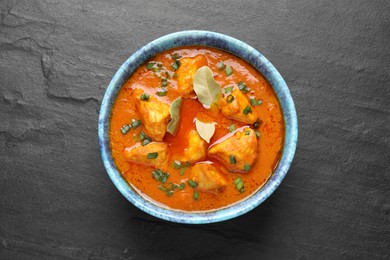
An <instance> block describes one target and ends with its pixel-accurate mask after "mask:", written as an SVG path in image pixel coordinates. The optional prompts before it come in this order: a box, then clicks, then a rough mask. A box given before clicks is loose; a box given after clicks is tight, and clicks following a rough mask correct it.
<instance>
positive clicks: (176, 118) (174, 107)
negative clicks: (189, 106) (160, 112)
mask: <svg viewBox="0 0 390 260" xmlns="http://www.w3.org/2000/svg"><path fill="white" fill-rule="evenodd" d="M181 101H182V98H181V97H178V98H176V99H175V100H174V101H173V102H172V104H171V108H170V109H169V112H170V114H171V121H170V122H169V123H168V126H167V132H168V133H170V134H172V135H176V133H177V130H178V126H179V122H180V107H181Z"/></svg>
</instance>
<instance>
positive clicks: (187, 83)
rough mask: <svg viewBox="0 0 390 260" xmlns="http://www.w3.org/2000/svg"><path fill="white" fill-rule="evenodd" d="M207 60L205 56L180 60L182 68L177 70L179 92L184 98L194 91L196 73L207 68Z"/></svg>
mask: <svg viewBox="0 0 390 260" xmlns="http://www.w3.org/2000/svg"><path fill="white" fill-rule="evenodd" d="M207 65H208V62H207V58H206V57H205V56H204V55H201V54H199V55H196V56H195V57H193V58H183V59H181V60H180V67H179V68H178V69H177V72H176V73H177V85H178V89H177V90H178V92H179V93H180V94H181V95H183V96H188V95H189V94H191V92H192V91H193V90H194V86H193V84H192V81H193V78H194V75H195V72H196V71H197V70H198V69H199V68H201V67H203V66H207Z"/></svg>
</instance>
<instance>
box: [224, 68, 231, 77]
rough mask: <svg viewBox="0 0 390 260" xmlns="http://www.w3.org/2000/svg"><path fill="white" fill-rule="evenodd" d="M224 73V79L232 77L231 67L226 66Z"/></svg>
mask: <svg viewBox="0 0 390 260" xmlns="http://www.w3.org/2000/svg"><path fill="white" fill-rule="evenodd" d="M225 72H226V77H229V76H230V75H232V74H233V69H232V67H231V66H229V65H227V66H226V68H225Z"/></svg>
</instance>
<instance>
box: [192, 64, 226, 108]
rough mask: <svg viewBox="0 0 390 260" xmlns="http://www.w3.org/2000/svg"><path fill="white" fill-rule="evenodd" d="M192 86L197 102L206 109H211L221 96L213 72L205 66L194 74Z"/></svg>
mask: <svg viewBox="0 0 390 260" xmlns="http://www.w3.org/2000/svg"><path fill="white" fill-rule="evenodd" d="M193 85H194V90H195V93H196V95H197V96H198V99H199V101H200V102H201V103H202V104H203V105H205V106H207V107H211V105H212V104H213V103H214V102H216V101H217V100H218V99H219V98H220V97H221V95H222V90H221V86H220V85H219V84H218V83H217V82H215V80H214V77H213V71H212V70H211V69H210V68H209V67H207V66H203V67H201V68H200V69H198V70H197V71H196V72H195V75H194V80H193Z"/></svg>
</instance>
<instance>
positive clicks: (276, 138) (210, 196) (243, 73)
mask: <svg viewBox="0 0 390 260" xmlns="http://www.w3.org/2000/svg"><path fill="white" fill-rule="evenodd" d="M174 53H178V54H180V56H182V57H183V58H184V57H194V56H196V55H198V54H202V55H204V56H205V57H206V58H207V60H208V66H209V67H210V69H211V70H212V71H213V73H214V79H215V80H216V82H217V83H218V84H220V86H221V88H224V87H226V86H236V87H237V83H238V82H240V81H243V82H244V83H245V84H246V85H247V86H249V87H250V89H251V92H249V93H247V94H246V95H247V96H255V97H256V99H260V100H262V101H263V104H261V105H259V106H255V107H252V109H254V110H256V112H257V114H258V115H259V117H260V119H261V121H262V123H261V125H260V127H259V128H258V131H259V132H260V134H261V136H260V138H258V145H259V152H258V156H257V159H256V161H255V163H254V164H253V165H252V167H251V169H250V171H249V172H245V173H231V172H228V170H227V169H226V168H224V166H222V164H221V163H219V162H218V161H217V160H215V159H213V158H206V161H212V162H214V163H215V165H216V166H218V168H219V169H220V171H221V172H222V173H223V174H224V176H225V178H226V180H227V182H228V185H227V187H225V188H224V189H223V190H221V191H215V192H202V191H199V199H198V200H194V198H193V194H194V189H193V188H192V187H190V186H189V185H188V184H187V180H188V179H189V178H190V173H191V170H190V169H189V168H188V169H186V171H185V173H184V174H183V175H182V176H181V175H180V174H179V171H180V170H178V169H175V168H174V167H173V161H174V157H175V155H178V154H182V153H183V151H184V149H186V147H187V145H188V140H187V136H188V133H189V132H190V131H191V130H193V129H196V127H195V123H194V118H195V117H196V116H197V115H198V118H199V117H203V118H205V120H208V119H209V120H210V121H214V122H216V123H217V125H216V131H215V134H214V136H213V137H212V138H211V141H210V144H209V146H210V145H211V144H213V142H215V141H216V140H218V139H219V138H221V137H223V136H224V135H226V134H228V133H229V130H228V127H229V126H230V125H231V124H235V126H236V128H237V129H238V128H239V127H242V126H244V125H248V124H244V123H240V122H238V121H236V120H231V119H227V118H225V117H224V116H223V115H222V114H220V113H218V111H217V112H216V111H210V110H208V109H206V108H204V107H203V106H202V104H201V103H200V102H199V101H198V100H197V99H196V98H195V97H196V95H195V93H194V94H193V97H192V98H186V99H184V100H183V102H182V106H181V110H180V118H181V120H180V125H179V130H178V132H177V134H176V136H172V135H171V134H169V133H168V132H167V133H166V134H165V137H164V140H163V141H164V142H166V143H167V144H168V146H169V149H170V159H169V161H168V163H167V165H166V166H165V167H164V168H163V169H162V170H164V171H166V172H168V173H169V178H168V182H172V183H176V184H180V183H181V182H185V184H186V186H185V188H184V189H183V190H175V191H174V193H173V194H172V195H171V196H167V194H166V193H165V192H164V191H162V190H160V189H159V186H160V185H161V183H160V182H158V181H156V180H155V179H154V178H153V175H152V172H153V170H154V167H151V166H145V165H140V164H135V163H130V162H128V161H126V159H125V157H124V155H123V151H124V150H125V148H126V147H130V146H132V145H133V144H135V143H136V142H138V141H139V139H138V138H139V134H140V132H141V131H143V126H142V125H141V127H138V128H135V129H131V130H130V131H129V132H128V133H127V134H122V132H121V127H122V126H123V125H125V124H129V123H131V119H133V118H135V119H140V115H139V114H138V112H137V111H136V106H135V101H134V100H133V97H132V96H131V92H132V89H134V88H141V89H143V90H144V91H147V92H148V93H152V94H151V95H153V93H156V92H157V91H159V90H161V78H159V77H158V76H157V75H156V73H155V72H153V71H152V70H150V69H147V68H146V65H147V63H148V62H151V61H153V62H161V63H162V64H163V68H165V69H166V70H168V71H169V72H170V74H171V75H173V74H174V72H175V71H174V69H173V68H172V66H171V64H172V63H173V62H174V60H173V59H172V55H173V54H174ZM220 61H223V62H224V64H225V65H230V66H231V67H232V68H233V74H232V75H230V76H227V75H226V73H225V70H219V69H218V66H217V64H218V62H220ZM148 62H147V63H145V64H144V65H142V66H140V67H139V68H138V69H137V70H136V71H135V72H134V74H133V75H132V76H131V77H130V78H129V79H128V80H127V82H126V83H125V84H124V86H123V88H122V90H121V91H120V93H119V94H118V97H117V100H116V102H115V104H114V106H113V110H112V115H111V121H110V145H111V150H112V155H113V158H114V160H115V164H116V166H117V168H118V170H119V172H121V174H122V175H123V177H124V178H125V179H126V180H127V182H128V183H129V184H130V185H131V186H132V187H133V188H134V189H135V190H136V191H137V192H138V193H139V194H141V195H142V196H143V197H144V198H146V199H148V200H150V201H152V202H154V203H156V204H159V205H160V206H163V207H168V208H173V209H179V210H185V211H202V210H213V209H218V208H221V207H225V206H228V205H230V204H233V203H235V202H237V201H240V200H242V199H244V198H245V197H247V196H249V195H250V194H252V193H254V192H255V191H256V190H258V189H259V188H260V187H261V186H262V185H263V184H264V183H265V182H266V181H267V180H268V178H269V177H270V176H271V175H272V173H273V171H274V169H275V168H276V166H277V164H278V162H279V159H280V156H281V153H282V149H283V142H284V139H283V138H284V119H283V116H282V111H281V109H280V105H279V102H278V99H277V97H276V95H275V93H274V91H273V89H272V87H271V86H270V84H269V83H268V82H267V81H266V80H265V79H264V77H263V76H262V75H261V74H260V73H259V72H258V71H257V70H256V69H255V68H253V67H252V66H251V65H249V64H248V63H247V62H245V61H243V60H241V59H240V58H238V57H236V56H234V55H232V54H229V53H227V52H224V51H221V50H218V49H213V48H207V47H182V48H176V49H171V50H168V51H164V52H162V53H159V54H158V55H156V56H155V57H153V58H152V59H150V60H149V61H148ZM163 75H164V74H163ZM168 82H169V85H168V93H167V95H166V96H163V97H160V96H157V95H155V96H156V98H158V99H159V100H161V101H163V102H165V103H167V104H169V105H170V104H171V102H172V101H173V100H175V99H176V98H177V97H179V94H178V93H177V91H176V89H177V81H176V79H175V77H174V76H173V77H171V78H170V79H169V80H168ZM207 118H208V119H207ZM250 127H252V128H253V126H252V125H250ZM237 177H241V179H242V180H243V183H244V187H245V191H244V192H243V193H240V192H239V191H238V190H237V189H236V187H235V184H234V180H235V179H236V178H237Z"/></svg>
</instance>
